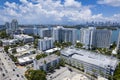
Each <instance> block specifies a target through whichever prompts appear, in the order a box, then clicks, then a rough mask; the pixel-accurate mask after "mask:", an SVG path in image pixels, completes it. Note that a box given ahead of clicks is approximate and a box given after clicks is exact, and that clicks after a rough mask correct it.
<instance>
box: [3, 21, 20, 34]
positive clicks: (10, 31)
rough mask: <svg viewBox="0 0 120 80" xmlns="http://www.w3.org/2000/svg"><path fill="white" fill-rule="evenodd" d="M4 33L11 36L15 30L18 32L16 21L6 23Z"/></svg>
mask: <svg viewBox="0 0 120 80" xmlns="http://www.w3.org/2000/svg"><path fill="white" fill-rule="evenodd" d="M5 26H6V33H7V34H13V33H14V32H15V31H16V30H18V21H17V20H16V19H13V20H12V22H11V23H8V22H7V23H6V24H5Z"/></svg>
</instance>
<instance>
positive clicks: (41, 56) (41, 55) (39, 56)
mask: <svg viewBox="0 0 120 80" xmlns="http://www.w3.org/2000/svg"><path fill="white" fill-rule="evenodd" d="M46 56H47V54H45V53H42V54H39V55H37V56H36V59H37V60H39V59H40V58H44V57H46Z"/></svg>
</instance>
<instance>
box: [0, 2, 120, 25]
mask: <svg viewBox="0 0 120 80" xmlns="http://www.w3.org/2000/svg"><path fill="white" fill-rule="evenodd" d="M12 19H17V20H18V22H19V24H80V23H85V22H91V21H96V22H98V21H101V22H105V21H111V22H120V0H0V24H5V22H11V20H12Z"/></svg>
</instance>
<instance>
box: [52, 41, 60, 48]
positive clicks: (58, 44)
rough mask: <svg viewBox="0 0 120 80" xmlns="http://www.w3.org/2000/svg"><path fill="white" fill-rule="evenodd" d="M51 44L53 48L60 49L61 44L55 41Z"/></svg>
mask: <svg viewBox="0 0 120 80" xmlns="http://www.w3.org/2000/svg"><path fill="white" fill-rule="evenodd" d="M53 44H54V46H55V47H59V48H60V47H61V44H60V43H59V42H57V41H55V42H54V43H53Z"/></svg>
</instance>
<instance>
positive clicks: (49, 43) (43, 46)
mask: <svg viewBox="0 0 120 80" xmlns="http://www.w3.org/2000/svg"><path fill="white" fill-rule="evenodd" d="M53 43H54V40H53V38H47V37H45V38H44V39H39V40H38V49H39V50H41V51H44V50H48V49H51V48H53V47H54V45H53Z"/></svg>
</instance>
